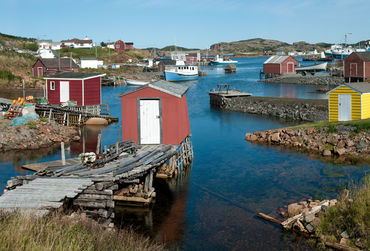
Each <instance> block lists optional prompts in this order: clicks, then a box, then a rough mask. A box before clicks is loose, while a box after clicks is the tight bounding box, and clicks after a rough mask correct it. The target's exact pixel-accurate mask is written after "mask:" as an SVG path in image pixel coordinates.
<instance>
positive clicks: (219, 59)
mask: <svg viewBox="0 0 370 251" xmlns="http://www.w3.org/2000/svg"><path fill="white" fill-rule="evenodd" d="M237 63H238V61H236V60H230V59H226V60H225V59H224V58H223V57H220V56H219V55H216V57H215V58H214V59H213V60H211V61H210V64H211V65H227V64H237Z"/></svg>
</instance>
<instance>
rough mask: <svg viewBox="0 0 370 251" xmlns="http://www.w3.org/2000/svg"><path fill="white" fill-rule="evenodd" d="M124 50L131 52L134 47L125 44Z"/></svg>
mask: <svg viewBox="0 0 370 251" xmlns="http://www.w3.org/2000/svg"><path fill="white" fill-rule="evenodd" d="M125 49H126V50H133V49H134V45H133V44H125Z"/></svg>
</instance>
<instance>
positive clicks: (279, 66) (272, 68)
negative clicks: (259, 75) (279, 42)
mask: <svg viewBox="0 0 370 251" xmlns="http://www.w3.org/2000/svg"><path fill="white" fill-rule="evenodd" d="M296 66H299V62H298V61H297V60H295V59H294V58H293V57H292V56H272V57H270V58H269V59H267V60H266V61H265V62H264V63H263V73H264V74H265V76H266V77H274V76H277V75H281V74H286V73H295V72H296V71H295V67H296Z"/></svg>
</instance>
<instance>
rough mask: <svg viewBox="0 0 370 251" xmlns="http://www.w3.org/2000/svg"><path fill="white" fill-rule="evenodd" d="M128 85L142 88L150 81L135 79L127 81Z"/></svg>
mask: <svg viewBox="0 0 370 251" xmlns="http://www.w3.org/2000/svg"><path fill="white" fill-rule="evenodd" d="M125 82H126V84H127V85H134V86H142V85H147V84H149V83H150V81H143V80H134V79H125Z"/></svg>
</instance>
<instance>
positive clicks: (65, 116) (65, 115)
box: [63, 113, 67, 125]
mask: <svg viewBox="0 0 370 251" xmlns="http://www.w3.org/2000/svg"><path fill="white" fill-rule="evenodd" d="M66 118H67V113H64V115H63V125H65V124H66Z"/></svg>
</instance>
